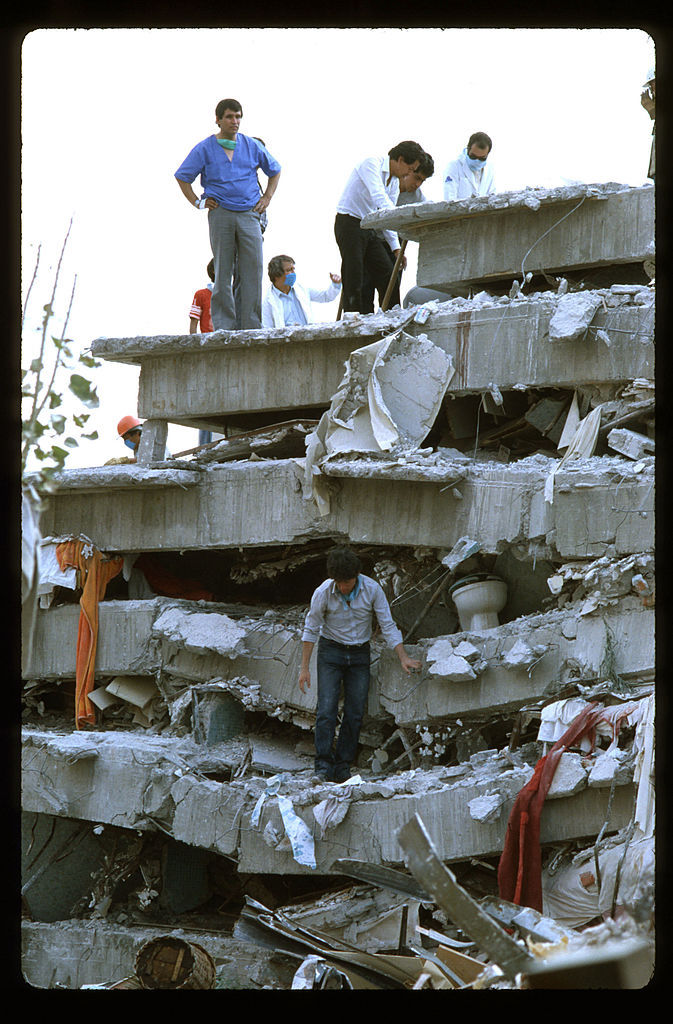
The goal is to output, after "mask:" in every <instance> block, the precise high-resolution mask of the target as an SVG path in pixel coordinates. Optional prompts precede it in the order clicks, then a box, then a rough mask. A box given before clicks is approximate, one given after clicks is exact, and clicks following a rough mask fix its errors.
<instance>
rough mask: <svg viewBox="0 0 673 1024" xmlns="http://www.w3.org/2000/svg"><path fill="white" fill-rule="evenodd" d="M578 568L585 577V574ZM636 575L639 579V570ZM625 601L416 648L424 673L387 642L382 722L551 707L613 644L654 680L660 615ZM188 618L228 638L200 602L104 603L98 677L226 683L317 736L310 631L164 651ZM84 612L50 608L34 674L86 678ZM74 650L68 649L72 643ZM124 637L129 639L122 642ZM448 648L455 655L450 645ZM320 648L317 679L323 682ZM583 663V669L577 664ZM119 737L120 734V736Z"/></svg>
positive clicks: (269, 628) (278, 624)
mask: <svg viewBox="0 0 673 1024" xmlns="http://www.w3.org/2000/svg"><path fill="white" fill-rule="evenodd" d="M576 571H579V569H578V570H576ZM632 574H633V573H632ZM624 586H625V588H626V589H625V594H627V596H623V597H621V598H620V600H619V601H617V600H615V599H614V598H609V599H607V600H609V601H610V603H609V604H607V603H606V604H605V606H601V605H596V604H594V603H592V608H593V609H594V610H593V611H592V613H591V614H586V613H583V611H584V609H585V601H584V599H582V600H580V601H579V602H576V603H573V604H572V605H570V606H567V607H566V608H564V609H563V610H560V609H557V610H553V611H549V612H546V613H544V614H534V615H528V616H526V617H522V618H518V619H515V620H514V621H512V622H506V623H503V624H502V625H500V626H498V627H496V628H494V629H490V630H487V631H485V632H483V633H470V632H468V633H465V632H458V633H453V634H450V635H449V636H444V637H439V638H436V637H435V638H432V639H428V640H423V641H421V642H420V643H417V644H415V645H413V648H412V647H410V648H409V649H410V650H412V649H413V651H414V656H415V657H417V658H420V659H421V661H422V663H423V668H422V671H421V675H420V676H414V677H413V685H412V684H411V682H410V678H409V677H408V676H407V675H406V674H404V673H403V672H402V670H401V669H400V666H399V662H398V659H397V656H396V655H395V654H394V652H391V651H389V650H388V649H386V648H384V647H383V646H382V645H380V644H378V643H376V644H375V645H374V651H373V659H374V664H373V670H372V685H371V687H370V694H369V701H368V706H367V714H368V716H369V717H370V718H372V719H376V718H379V719H380V718H382V717H384V718H387V717H388V715H392V716H393V718H394V719H395V722H396V723H397V724H398V725H401V726H409V725H414V724H416V723H427V722H430V721H433V720H435V719H446V718H451V717H455V716H458V715H464V714H466V713H468V712H474V713H478V714H479V713H484V712H488V713H492V714H497V713H502V712H503V711H505V712H506V711H511V710H515V709H516V708H517V707H519V706H520V705H521V703H530V702H532V701H535V700H539V699H541V698H542V697H543V696H544V695H545V693H546V692H547V689H548V687H550V686H554V685H555V684H557V683H559V681H561V680H563V679H564V678H566V677H569V676H570V675H571V674H576V672H577V670H578V668H579V666H582V668H581V671H582V677H583V678H584V679H585V680H586V681H589V680H592V679H595V680H597V678H598V673H599V669H600V666H601V663H602V661H603V659H604V658H605V652H606V648H607V645H608V639H609V637H608V633H609V635H610V642H611V644H612V646H613V648H614V651H615V662H614V670H615V671H616V672H617V673H618V674H619V675H620V676H622V677H623V678H625V679H627V680H648V679H650V678H652V677H653V673H654V616H655V611H654V608H653V607H649V608H648V607H644V606H643V603H642V600H641V598H640V597H637V596H636V595H635V594H634V595H631V596H628V587H629V584H628V583H625V585H624ZM167 608H168V609H170V611H171V612H174V613H177V612H180V614H181V615H182V616H183V618H184V620H185V621H186V622H188V621H189V619H190V618H191V617H193V616H194V615H197V616H198V617H199V618H200V619H202V618H204V617H207V618H210V619H212V623H213V625H212V627H211V630H210V631H211V632H213V633H214V634H216V633H217V632H218V627H219V624H220V620H221V616H220V614H219V613H218V612H217V611H216V610H213V611H211V612H208V611H207V610H204V608H203V606H201V605H198V604H196V603H195V602H194V603H193V602H188V601H184V602H180V604H179V606H178V605H175V604H172V603H171V602H169V601H166V600H163V601H162V600H161V599H157V600H155V601H133V602H128V601H103V602H102V603H101V604H100V606H99V656H98V659H97V674H99V673H100V674H109V675H111V676H115V675H118V674H120V673H124V674H128V666H129V665H132V666H133V667H134V668H135V669H136V670H139V671H140V674H141V675H142V674H152V675H154V676H155V677H156V678H157V679H158V681H159V684H160V686H161V688H162V689H163V690H164V691H165V692H168V693H170V692H171V690H172V689H175V688H177V687H184V686H185V685H189V683H190V682H191V683H193V684H194V685H195V686H199V684H204V683H209V685H210V689H214V686H215V684H214V683H212V680H220V681H221V682H220V683H219V685H220V686H221V688H222V693H223V694H224V695H229V696H230V699H232V700H234V699H235V700H236V701H237V702H238V706H239V707H242V708H244V709H245V710H248V711H253V710H259V711H265V712H266V713H267V714H269V715H270V716H272V717H274V718H276V719H280V720H282V721H289V722H292V723H294V724H296V725H299V726H301V727H304V728H312V727H313V723H314V721H315V691H310V692H309V693H306V694H303V693H302V692H301V690H300V689H299V687H298V686H297V678H298V676H299V668H300V661H301V628H300V627H298V626H297V625H295V624H291V623H287V624H285V625H284V624H283V621H282V615H281V614H280V613H279V615H278V617H277V618H275V617H274V619H273V620H270V619H268V618H263V617H262V618H260V619H257V620H255V619H247V618H246V619H243V620H238V621H239V622H240V623H244V625H245V639H244V643H243V645H242V646H243V648H244V649H243V650H237V651H232V652H231V653H230V654H218V653H214V652H213V651H212V650H210V649H208V648H207V647H205V648H204V649H202V650H201V651H195V650H189V649H187V646H186V645H185V642H184V641H183V642H182V644H178V643H172V644H170V645H167V646H161V645H160V643H159V642H158V640H159V638H160V635H161V634H160V630H159V626H158V623H160V622H161V621H162V619H163V618H164V617H165V611H166V609H167ZM78 622H79V608H78V606H74V605H71V606H64V607H62V608H56V609H53V610H52V609H50V610H47V611H41V612H40V613H39V615H38V616H37V627H36V629H37V632H36V643H35V645H34V648H33V654H32V658H31V661H30V663H29V664H30V675H29V676H28V677H27V678H37V679H42V678H61V679H66V678H68V679H72V678H74V675H75V655H76V638H77V628H78ZM68 637H69V638H70V640H69V642H66V640H67V638H68ZM118 638H121V641H120V642H118ZM516 644H520V645H524V646H525V648H526V651H527V654H528V656H527V658H523V659H521V658H519V659H518V660H517V659H515V658H514V657H513V654H512V651H513V649H515V645H516ZM441 645H444V654H442V653H441V651H440V647H441ZM449 650H450V651H454V650H455V653H456V655H457V656H460V657H461V660H462V659H463V656H464V655H465V651H466V650H467V651H468V652H469V653H468V654H467V657H468V658H469V664H470V665H471V666H475V667H473V668H471V670H470V679H469V681H467V682H460V681H457V680H456V679H450V678H449V676H450V672H449V670H448V669H445V668H444V667H443V665H444V662H445V661H446V657H447V655H448V652H449ZM315 657H316V654H315V651H314V655H313V659H312V662H311V671H312V675H313V678H315V671H316V670H315ZM571 665H572V666H574V668H573V672H572V673H571V672H570V671H569V666H571ZM108 735H109V734H108Z"/></svg>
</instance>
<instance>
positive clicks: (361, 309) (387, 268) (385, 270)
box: [334, 213, 392, 313]
mask: <svg viewBox="0 0 673 1024" xmlns="http://www.w3.org/2000/svg"><path fill="white" fill-rule="evenodd" d="M334 237H335V238H336V242H337V245H338V246H339V252H340V253H341V287H342V290H343V311H344V313H348V312H351V313H373V312H374V304H373V294H372V295H370V296H369V297H365V295H364V294H363V289H364V285H365V269H366V270H367V273H368V275H369V279H370V281H371V282H372V284H373V286H374V288H375V289H376V290H377V292H378V293H379V295H380V296H381V300H382V301H383V296H384V295H385V292H386V288H387V287H388V282H389V281H390V275H391V272H392V265H391V262H390V249H389V248H388V246H386V244H385V242H384V241H383V239H382V238H380V237H379V236H378V235H377V234H376V232H375V231H370V230H368V229H366V228H361V227H360V221H359V220H358V218H357V217H350V216H349V215H348V214H346V213H337V215H336V219H335V221H334Z"/></svg>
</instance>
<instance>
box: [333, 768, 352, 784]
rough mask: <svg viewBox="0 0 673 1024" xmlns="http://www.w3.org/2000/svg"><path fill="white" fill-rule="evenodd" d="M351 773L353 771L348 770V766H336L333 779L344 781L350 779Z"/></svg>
mask: <svg viewBox="0 0 673 1024" xmlns="http://www.w3.org/2000/svg"><path fill="white" fill-rule="evenodd" d="M353 774H354V773H353V772H352V771H351V770H350V768H337V769H336V771H335V772H334V781H335V782H345V781H346V780H347V779H350V777H351V776H352V775H353Z"/></svg>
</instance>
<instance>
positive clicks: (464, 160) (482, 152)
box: [444, 132, 496, 202]
mask: <svg viewBox="0 0 673 1024" xmlns="http://www.w3.org/2000/svg"><path fill="white" fill-rule="evenodd" d="M492 147H493V143H492V142H491V139H490V137H489V136H488V135H487V134H486V132H475V133H474V135H471V136H470V139H469V141H468V143H467V146H466V147H465V149H464V150H463V152H462V153H461V154H460V156H459V157H458V159H457V160H452V161H451V163H450V164H449V165H448V166H447V168H446V170H445V171H444V199H445V201H446V202H452V201H453V200H455V199H470V198H471V197H472V196H490V195H492V194H493V193H494V192H495V191H496V187H495V181H494V178H493V168H492V166H491V164H490V162H489V156H490V153H491V149H492Z"/></svg>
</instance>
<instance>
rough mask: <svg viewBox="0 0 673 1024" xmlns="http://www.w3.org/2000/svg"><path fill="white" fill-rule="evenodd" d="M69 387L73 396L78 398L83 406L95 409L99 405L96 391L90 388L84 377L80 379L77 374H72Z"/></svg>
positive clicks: (89, 383)
mask: <svg viewBox="0 0 673 1024" xmlns="http://www.w3.org/2000/svg"><path fill="white" fill-rule="evenodd" d="M69 386H70V390H71V391H72V393H73V395H75V396H76V397H77V398H79V400H80V402H83V403H84V405H88V406H91V407H93V408H95V407H96V406H97V405H98V404H99V399H98V395H97V394H96V389H95V388H93V387H92V386H91V381H89V380H87V379H86V377H81V376H80V375H79V373H73V375H72V377H71V378H70V385H69Z"/></svg>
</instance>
